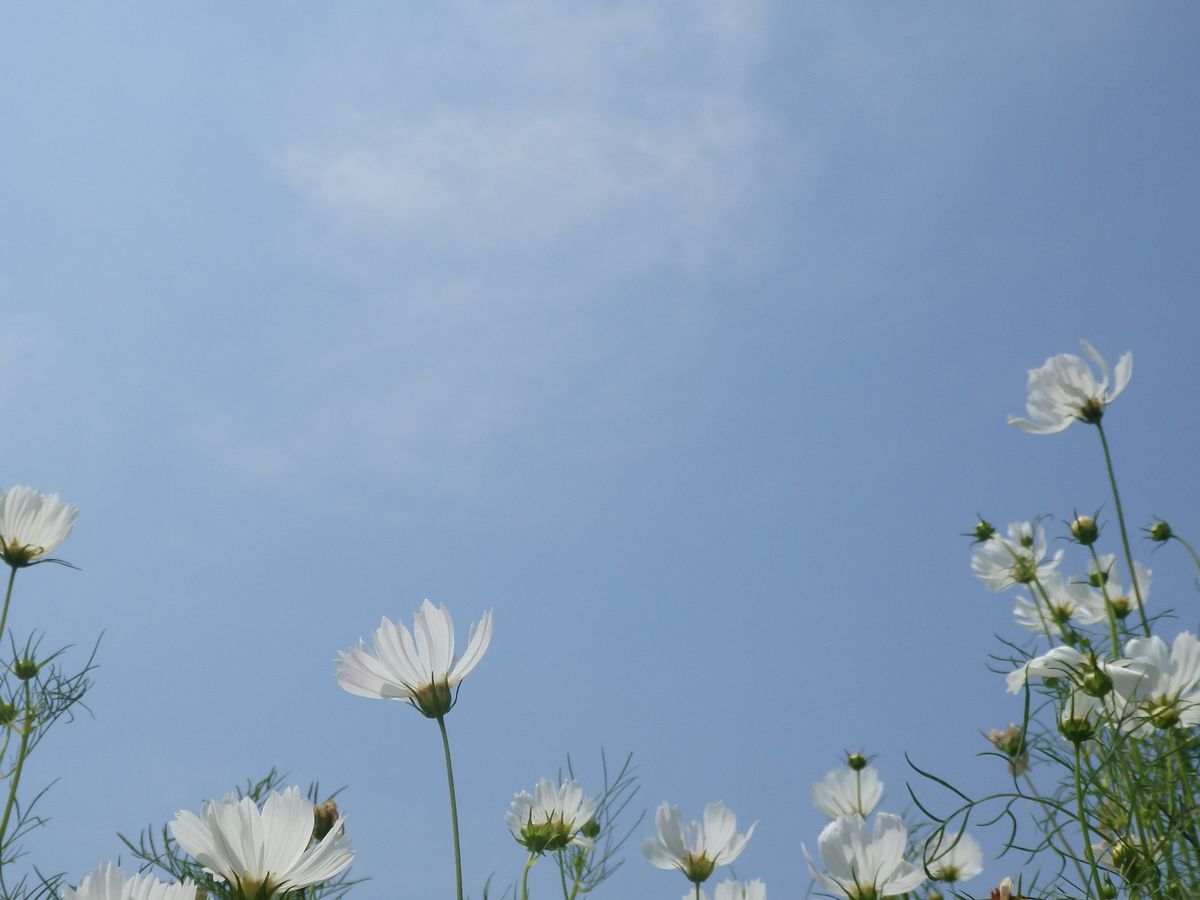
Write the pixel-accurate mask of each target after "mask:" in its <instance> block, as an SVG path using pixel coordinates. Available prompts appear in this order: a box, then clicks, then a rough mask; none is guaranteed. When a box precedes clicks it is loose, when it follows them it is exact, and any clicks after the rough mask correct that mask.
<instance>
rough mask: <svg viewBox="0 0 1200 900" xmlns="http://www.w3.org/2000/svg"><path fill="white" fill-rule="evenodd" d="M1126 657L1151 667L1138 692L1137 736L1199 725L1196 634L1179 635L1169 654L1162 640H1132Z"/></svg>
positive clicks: (1199, 652)
mask: <svg viewBox="0 0 1200 900" xmlns="http://www.w3.org/2000/svg"><path fill="white" fill-rule="evenodd" d="M1125 655H1126V656H1128V657H1130V658H1134V659H1138V660H1143V661H1145V662H1146V663H1147V664H1148V665H1147V667H1146V679H1145V681H1144V682H1143V683H1142V684H1141V685H1140V687H1139V690H1138V697H1137V708H1138V712H1137V713H1136V714H1135V717H1134V722H1135V723H1136V732H1135V733H1136V734H1138V735H1139V736H1145V735H1147V734H1149V733H1150V732H1151V731H1153V730H1154V729H1155V728H1172V727H1174V726H1176V725H1180V726H1183V727H1185V728H1194V727H1196V726H1197V725H1200V641H1198V640H1197V639H1196V636H1195V635H1194V634H1192V633H1191V632H1187V631H1184V632H1181V633H1179V634H1177V635H1176V636H1175V640H1174V642H1173V643H1172V644H1171V649H1170V650H1169V651H1168V650H1167V645H1166V642H1165V641H1163V639H1162V638H1160V637H1157V636H1155V637H1148V638H1146V637H1137V638H1133V639H1132V640H1130V641H1129V642H1128V643H1126V644H1125Z"/></svg>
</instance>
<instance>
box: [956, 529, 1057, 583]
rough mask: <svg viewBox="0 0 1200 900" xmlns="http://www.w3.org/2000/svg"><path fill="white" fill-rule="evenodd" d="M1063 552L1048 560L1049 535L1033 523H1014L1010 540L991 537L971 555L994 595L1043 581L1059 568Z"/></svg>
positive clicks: (983, 579) (980, 576)
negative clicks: (1018, 585)
mask: <svg viewBox="0 0 1200 900" xmlns="http://www.w3.org/2000/svg"><path fill="white" fill-rule="evenodd" d="M1062 558H1063V551H1061V550H1059V551H1058V552H1057V553H1055V554H1054V556H1052V557H1050V558H1049V559H1047V558H1046V532H1045V531H1044V530H1043V529H1042V527H1041V526H1040V525H1038V526H1035V525H1034V524H1033V523H1032V522H1013V523H1012V524H1011V525H1009V526H1008V536H1007V537H1003V538H1002V537H991V538H988V539H987V540H986V541H984V542H983V543H981V544H979V545H978V546H977V547H976V548H975V551H974V552H973V553H972V554H971V568H972V569H973V570H974V572H975V574H976V575H977V576H978V577H979V580H980V581H982V582H983V583H984V584H985V585H987V588H988V590H990V591H1003V590H1006V589H1008V588H1010V587H1012V586H1013V585H1014V584H1029V583H1030V582H1032V581H1033V580H1034V579H1035V578H1036V579H1037V580H1039V581H1041V580H1042V579H1044V578H1045V577H1046V576H1047V575H1049V574H1050V573H1051V572H1053V571H1054V570H1055V569H1056V568H1058V564H1059V563H1060V562H1062Z"/></svg>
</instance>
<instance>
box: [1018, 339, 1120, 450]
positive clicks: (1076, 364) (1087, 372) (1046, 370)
mask: <svg viewBox="0 0 1200 900" xmlns="http://www.w3.org/2000/svg"><path fill="white" fill-rule="evenodd" d="M1079 343H1080V344H1081V345H1082V346H1083V352H1084V353H1086V354H1087V357H1088V359H1090V360H1091V361H1092V362H1093V363H1095V365H1096V368H1098V369H1099V370H1100V379H1099V380H1097V379H1096V376H1095V375H1094V374H1092V370H1091V368H1090V367H1089V366H1088V364H1087V363H1085V362H1084V361H1083V360H1082V359H1080V358H1079V357H1078V356H1075V355H1074V354H1072V353H1063V354H1060V355H1059V356H1052V357H1050V358H1049V359H1048V360H1046V362H1045V363H1044V364H1043V365H1042V367H1041V368H1040V369H1030V370H1029V381H1028V384H1027V393H1028V395H1029V396H1028V399H1027V400H1026V401H1025V409H1026V410H1027V411H1028V412H1029V418H1028V419H1021V418H1018V417H1017V416H1009V417H1008V424H1009V425H1012V426H1014V427H1016V428H1020V429H1021V430H1022V431H1028V432H1030V433H1032V434H1056V433H1057V432H1059V431H1062V430H1063V429H1064V428H1066V427H1067V426H1068V425H1070V424H1071V423H1072V422H1074V421H1075V420H1076V419H1078V420H1079V421H1081V422H1087V423H1088V424H1090V425H1095V424H1098V423H1099V421H1100V418H1101V416H1103V415H1104V407H1106V406H1108V404H1110V403H1112V402H1113V400H1115V399H1116V398H1117V395H1119V394H1120V393H1121V391H1123V390H1125V385H1127V384H1128V383H1129V376H1130V375H1132V374H1133V354H1132V353H1125V354H1123V355H1122V356H1121V358H1120V359H1119V360H1117V366H1116V369H1115V371H1114V375H1115V379H1114V381H1113V387H1112V391H1109V389H1108V378H1109V374H1108V364H1107V363H1106V362H1105V361H1104V358H1103V357H1101V356H1100V354H1099V353H1097V352H1096V350H1095V348H1094V347H1092V345H1091V344H1089V343H1088V342H1087V341H1080V342H1079Z"/></svg>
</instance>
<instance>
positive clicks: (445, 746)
mask: <svg viewBox="0 0 1200 900" xmlns="http://www.w3.org/2000/svg"><path fill="white" fill-rule="evenodd" d="M437 723H438V728H439V729H441V732H442V750H443V751H444V752H445V754H446V782H447V784H448V785H449V786H450V826H451V828H452V830H453V832H454V885H455V888H456V889H457V891H458V900H463V886H462V849H461V847H460V845H459V841H458V800H456V799H455V796H454V764H453V763H451V762H450V738H449V737H447V736H446V720H445V717H444V716H438V717H437Z"/></svg>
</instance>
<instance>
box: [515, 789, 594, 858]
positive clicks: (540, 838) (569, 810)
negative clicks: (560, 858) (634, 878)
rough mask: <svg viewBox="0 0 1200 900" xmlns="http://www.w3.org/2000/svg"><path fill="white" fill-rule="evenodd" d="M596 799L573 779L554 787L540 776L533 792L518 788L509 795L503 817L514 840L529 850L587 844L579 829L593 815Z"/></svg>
mask: <svg viewBox="0 0 1200 900" xmlns="http://www.w3.org/2000/svg"><path fill="white" fill-rule="evenodd" d="M596 806H597V803H596V799H595V798H594V797H586V796H584V793H583V788H581V787H580V786H579V782H577V781H573V780H572V781H564V782H563V783H562V784H561V785H559V786H558V787H555V786H554V782H553V781H551V780H550V779H549V778H542V779H540V780H539V781H538V783H537V787H535V788H534V792H533V794H528V793H526V792H525V791H521V792H520V793H519V794H517V795H516V797H514V798H513V802H512V805H511V806H510V807H509V809H508V814H507V816H505V820H506V821H507V823H508V830H509V831H510V832H512V836H513V837H514V838H516V839H517V843H519V844H520V845H521V846H523V847H524V848H525V849H526V850H528V851H529V852H530V853H535V854H538V855H539V856H540V855H541V854H543V853H554V852H557V851H559V850H562V849H564V848H566V847H567V846H569V845H571V844H576V845H579V846H582V847H588V846H591V843H592V842H591V840H590V839H589V838H587V837H585V836H584V835H583V834H582V833H581V830H582V829H583V827H584V826H585V825H587V824H588V822H590V821H592V819H593V817H594V816H595V815H596Z"/></svg>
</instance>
